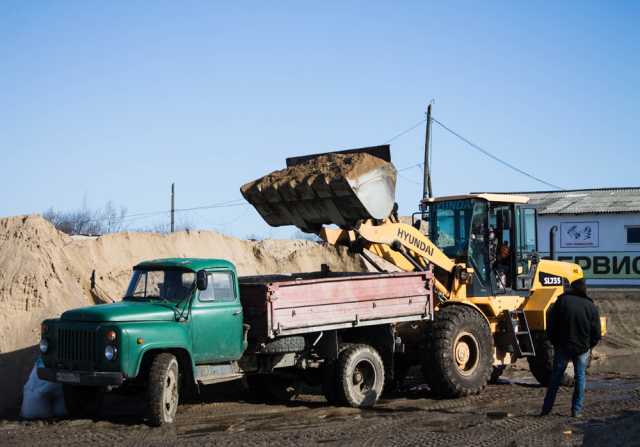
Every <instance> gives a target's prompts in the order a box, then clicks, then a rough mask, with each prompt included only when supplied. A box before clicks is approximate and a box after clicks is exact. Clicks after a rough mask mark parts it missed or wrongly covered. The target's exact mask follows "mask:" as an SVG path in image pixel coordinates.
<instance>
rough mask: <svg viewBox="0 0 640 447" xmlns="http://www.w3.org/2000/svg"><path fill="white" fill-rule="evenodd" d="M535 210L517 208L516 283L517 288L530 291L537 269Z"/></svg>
mask: <svg viewBox="0 0 640 447" xmlns="http://www.w3.org/2000/svg"><path fill="white" fill-rule="evenodd" d="M536 218H537V217H536V210H535V209H534V208H525V207H520V206H518V207H516V238H517V242H516V262H515V266H516V283H515V288H516V289H519V290H529V289H530V288H531V279H532V275H533V273H534V270H535V268H536V265H535V263H536V262H537V256H535V253H536V252H537V250H538V244H537V240H538V235H537V225H536Z"/></svg>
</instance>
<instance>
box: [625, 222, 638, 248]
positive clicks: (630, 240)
mask: <svg viewBox="0 0 640 447" xmlns="http://www.w3.org/2000/svg"><path fill="white" fill-rule="evenodd" d="M627 244H640V226H638V227H627Z"/></svg>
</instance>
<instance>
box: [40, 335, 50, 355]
mask: <svg viewBox="0 0 640 447" xmlns="http://www.w3.org/2000/svg"><path fill="white" fill-rule="evenodd" d="M48 350H49V342H48V341H47V339H46V338H41V339H40V352H42V353H43V354H46V353H47V351H48Z"/></svg>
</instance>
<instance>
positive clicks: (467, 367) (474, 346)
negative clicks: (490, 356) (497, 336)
mask: <svg viewBox="0 0 640 447" xmlns="http://www.w3.org/2000/svg"><path fill="white" fill-rule="evenodd" d="M453 346H454V348H453V349H454V352H453V355H454V358H455V361H456V366H457V368H458V372H460V374H462V375H470V374H472V373H473V372H474V371H475V369H476V367H477V366H478V359H479V355H480V347H479V345H478V340H477V339H476V337H475V336H474V335H473V334H471V333H469V332H462V333H460V334H459V335H458V336H457V337H456V339H455V341H454V344H453Z"/></svg>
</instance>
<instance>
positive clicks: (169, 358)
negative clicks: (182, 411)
mask: <svg viewBox="0 0 640 447" xmlns="http://www.w3.org/2000/svg"><path fill="white" fill-rule="evenodd" d="M179 374H180V369H179V366H178V360H176V358H175V356H174V355H173V354H168V353H162V354H158V355H157V356H156V357H155V358H154V359H153V362H152V363H151V369H150V370H149V381H148V385H147V392H148V402H149V416H150V424H151V425H153V426H160V425H164V424H171V423H173V421H174V420H175V417H176V412H177V410H178V401H179V399H180V391H179V389H180V386H179V385H180V383H179V377H180V376H179Z"/></svg>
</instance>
